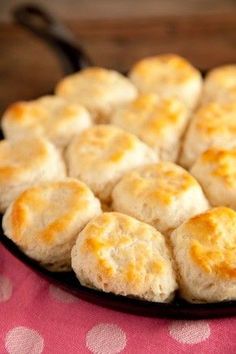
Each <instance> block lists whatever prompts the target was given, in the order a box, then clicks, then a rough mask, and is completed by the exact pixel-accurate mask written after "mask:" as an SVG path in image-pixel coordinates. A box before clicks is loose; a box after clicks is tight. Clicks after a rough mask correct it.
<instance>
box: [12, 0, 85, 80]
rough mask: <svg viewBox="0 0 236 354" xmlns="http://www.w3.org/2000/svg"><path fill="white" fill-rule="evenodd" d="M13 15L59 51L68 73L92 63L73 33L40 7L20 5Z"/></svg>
mask: <svg viewBox="0 0 236 354" xmlns="http://www.w3.org/2000/svg"><path fill="white" fill-rule="evenodd" d="M13 17H14V19H15V21H16V22H17V23H18V24H20V25H21V26H23V27H25V28H26V29H27V30H29V31H30V32H32V33H34V34H35V35H36V36H37V37H39V38H41V39H43V40H44V41H45V42H46V43H47V44H48V45H49V46H50V47H52V48H53V49H54V50H55V51H56V52H57V55H58V57H59V59H60V61H61V64H62V67H63V70H64V73H65V74H66V75H67V74H71V73H74V72H76V71H79V70H81V69H83V68H86V67H88V66H90V65H92V64H91V61H90V59H89V57H88V56H87V55H86V53H84V51H83V50H82V48H80V47H79V46H77V44H76V40H75V38H74V36H73V34H72V33H71V32H70V31H69V30H68V29H67V28H65V27H64V26H63V25H62V24H61V23H60V22H59V21H58V20H56V19H55V18H54V17H53V16H52V15H51V14H49V13H48V12H46V11H44V10H43V9H41V8H40V7H38V6H35V5H30V4H29V5H20V6H18V7H16V8H15V9H14V10H13Z"/></svg>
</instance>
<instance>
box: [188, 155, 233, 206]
mask: <svg viewBox="0 0 236 354" xmlns="http://www.w3.org/2000/svg"><path fill="white" fill-rule="evenodd" d="M191 174H192V175H193V176H195V178H196V179H197V180H198V181H199V183H200V184H201V186H202V188H203V190H204V192H205V194H206V196H207V198H208V200H209V201H210V203H211V205H213V206H220V205H225V206H228V207H230V208H232V209H235V210H236V149H223V148H211V149H209V150H207V151H205V152H204V153H203V154H202V155H201V156H200V157H199V158H198V159H197V161H196V162H195V164H194V165H193V166H192V169H191Z"/></svg>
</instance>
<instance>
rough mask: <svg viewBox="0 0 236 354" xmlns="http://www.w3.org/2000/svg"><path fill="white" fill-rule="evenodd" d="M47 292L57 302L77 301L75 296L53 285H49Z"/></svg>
mask: <svg viewBox="0 0 236 354" xmlns="http://www.w3.org/2000/svg"><path fill="white" fill-rule="evenodd" d="M49 292H50V295H51V296H52V298H53V299H54V300H57V301H59V302H64V303H70V302H74V301H77V298H76V297H75V296H73V295H71V294H69V293H68V292H66V291H64V290H62V289H60V288H58V287H56V286H54V285H50V287H49Z"/></svg>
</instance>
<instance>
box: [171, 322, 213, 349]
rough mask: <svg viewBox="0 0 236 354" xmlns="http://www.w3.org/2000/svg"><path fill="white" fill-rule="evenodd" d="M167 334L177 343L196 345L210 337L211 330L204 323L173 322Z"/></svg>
mask: <svg viewBox="0 0 236 354" xmlns="http://www.w3.org/2000/svg"><path fill="white" fill-rule="evenodd" d="M169 333H170V336H171V337H172V338H173V339H175V340H176V341H177V342H180V343H184V344H197V343H200V342H203V341H204V340H206V339H207V338H208V337H209V336H210V334H211V329H210V326H209V325H208V323H207V322H205V321H174V322H172V323H171V325H170V326H169Z"/></svg>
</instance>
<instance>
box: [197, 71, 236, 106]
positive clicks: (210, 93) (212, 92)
mask: <svg viewBox="0 0 236 354" xmlns="http://www.w3.org/2000/svg"><path fill="white" fill-rule="evenodd" d="M211 101H215V102H219V103H227V102H235V101H236V65H224V66H220V67H218V68H215V69H213V70H211V71H210V72H209V73H208V75H207V76H206V79H205V80H204V84H203V92H202V98H201V103H202V104H205V103H208V102H211Z"/></svg>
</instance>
